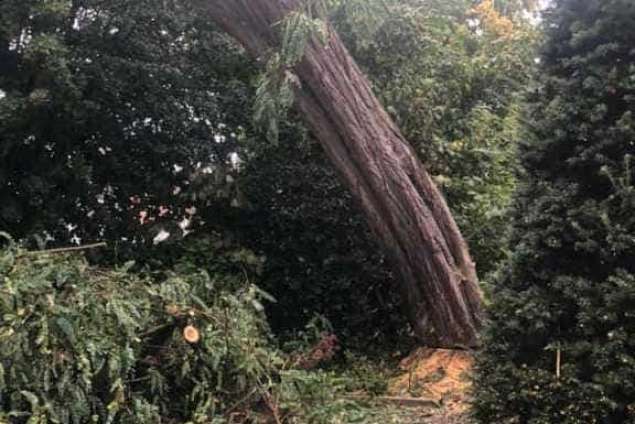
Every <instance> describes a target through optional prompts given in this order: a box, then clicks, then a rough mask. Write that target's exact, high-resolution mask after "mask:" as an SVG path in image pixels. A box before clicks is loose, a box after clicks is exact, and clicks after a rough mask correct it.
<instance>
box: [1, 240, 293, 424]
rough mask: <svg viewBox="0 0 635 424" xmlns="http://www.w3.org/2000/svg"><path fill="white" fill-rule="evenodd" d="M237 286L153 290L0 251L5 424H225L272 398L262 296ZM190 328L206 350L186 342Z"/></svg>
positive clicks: (176, 282) (218, 282) (71, 261)
mask: <svg viewBox="0 0 635 424" xmlns="http://www.w3.org/2000/svg"><path fill="white" fill-rule="evenodd" d="M232 279H240V277H232V276H228V275H210V274H208V273H207V272H205V271H201V272H198V273H190V274H178V275H177V274H174V273H169V274H168V275H167V276H166V278H165V279H164V280H163V281H161V282H158V283H157V282H154V281H152V280H150V279H148V278H140V277H138V276H135V275H134V274H131V273H129V272H127V270H126V267H123V268H120V269H117V270H103V269H98V268H92V267H90V266H88V265H87V263H86V261H85V260H84V259H82V258H81V257H76V256H31V255H29V254H27V253H25V252H22V251H19V250H7V251H3V252H2V256H1V262H0V313H1V314H2V317H3V319H2V322H1V323H0V338H1V340H2V342H1V343H0V357H1V358H2V363H1V366H0V370H1V372H0V376H2V378H1V379H0V395H1V407H2V408H1V411H2V414H3V415H4V417H5V418H4V419H9V418H10V419H11V420H14V421H12V422H23V421H24V422H26V420H27V418H28V419H29V423H47V422H60V423H71V422H73V423H77V422H104V423H105V422H130V423H138V422H159V417H164V418H173V419H179V420H183V421H187V420H190V421H191V422H205V423H207V422H224V421H222V420H221V418H222V417H224V416H227V415H228V414H230V413H235V414H238V413H239V412H240V411H243V410H244V409H245V406H246V405H249V406H252V405H253V404H254V402H255V401H257V400H259V399H263V398H266V396H268V393H269V391H270V390H271V389H272V387H273V385H274V376H275V370H276V369H277V368H278V367H279V366H280V365H281V363H282V357H281V355H280V354H279V353H278V352H277V350H276V349H275V348H273V347H272V344H271V340H270V338H269V336H268V332H267V325H266V321H265V319H264V315H263V313H262V305H261V303H260V301H259V299H260V298H261V297H262V293H261V292H260V291H259V290H258V289H256V288H255V287H254V286H251V285H249V284H247V283H245V282H244V281H242V282H241V284H240V285H238V284H237V283H236V281H231V280H232ZM228 285H230V286H234V287H236V286H239V288H238V289H236V290H235V291H232V292H230V291H228V290H227V289H226V286H228ZM188 326H189V328H188V331H190V332H191V331H194V335H196V333H197V332H198V338H200V340H196V337H195V338H194V339H192V338H191V334H189V336H190V338H189V339H190V341H191V343H189V342H188V341H187V340H186V339H185V336H184V329H186V328H187V327H188ZM193 329H194V330H193ZM241 399H242V401H243V403H242V404H241V403H240V402H238V401H239V400H241ZM245 413H250V412H245Z"/></svg>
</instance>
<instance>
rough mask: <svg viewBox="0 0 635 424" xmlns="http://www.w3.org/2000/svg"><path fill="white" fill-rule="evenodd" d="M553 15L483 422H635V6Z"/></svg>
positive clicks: (612, 1) (487, 353)
mask: <svg viewBox="0 0 635 424" xmlns="http://www.w3.org/2000/svg"><path fill="white" fill-rule="evenodd" d="M545 18H546V22H545V24H546V25H545V28H546V31H547V36H548V40H547V42H546V45H545V47H544V52H543V54H542V59H541V72H540V75H539V77H538V80H537V86H536V88H535V89H534V90H533V91H532V93H531V95H530V100H531V102H532V103H531V108H530V115H529V118H530V119H529V120H530V121H531V122H532V133H533V136H532V137H531V138H530V139H528V140H526V141H525V142H524V143H523V144H522V146H521V161H522V180H523V182H522V185H521V187H520V189H519V192H518V194H517V198H516V204H515V218H514V235H513V240H512V244H511V246H512V247H513V249H514V253H513V256H512V258H511V260H510V263H509V266H508V267H507V268H506V269H505V271H504V273H503V275H502V276H501V279H500V281H498V283H497V287H496V292H495V296H494V302H493V305H492V307H491V308H490V315H491V325H490V327H489V331H488V335H487V338H486V340H485V342H484V346H485V348H484V352H483V354H482V357H481V358H480V363H479V368H480V369H479V376H478V381H477V390H476V394H477V402H476V414H477V417H478V418H479V419H480V421H481V422H483V423H492V422H497V423H512V422H513V423H532V424H548V423H585V424H587V423H623V422H631V423H632V422H635V315H634V314H633V302H635V261H633V258H634V257H635V239H634V238H633V234H635V216H634V215H633V208H634V207H635V187H634V186H633V177H634V170H633V167H632V164H631V158H632V155H633V154H634V153H635V142H634V141H635V121H634V117H633V114H634V113H635V50H633V46H634V41H635V26H633V22H635V3H633V2H632V1H630V0H562V1H560V2H558V3H557V6H555V7H554V8H553V9H551V10H549V12H548V13H547V14H546V16H545ZM558 356H560V359H561V366H560V370H558V369H557V368H558V364H557V357H558ZM558 372H559V373H560V378H558V376H557V373H558Z"/></svg>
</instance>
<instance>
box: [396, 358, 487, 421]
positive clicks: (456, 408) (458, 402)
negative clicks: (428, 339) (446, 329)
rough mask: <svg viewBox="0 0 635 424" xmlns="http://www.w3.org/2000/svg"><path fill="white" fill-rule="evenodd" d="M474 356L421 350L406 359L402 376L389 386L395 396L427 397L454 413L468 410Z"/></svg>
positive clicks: (402, 367) (401, 366)
mask: <svg viewBox="0 0 635 424" xmlns="http://www.w3.org/2000/svg"><path fill="white" fill-rule="evenodd" d="M473 365H474V357H473V354H472V353H471V352H468V351H462V350H447V349H429V348H419V349H417V350H416V351H414V352H413V353H412V354H410V355H409V356H408V357H407V358H405V359H403V360H402V361H401V363H400V364H399V368H400V369H401V370H402V371H403V373H402V374H401V375H399V376H397V377H396V378H394V379H393V380H392V381H391V382H390V384H389V387H388V392H389V394H390V395H393V396H404V397H415V398H426V399H430V400H434V401H435V402H438V403H439V404H440V405H442V406H443V407H444V409H445V410H447V411H450V412H452V413H459V414H460V413H464V412H466V411H467V409H468V408H469V398H470V395H469V392H470V389H471V386H472V385H471V378H470V374H471V372H472V367H473Z"/></svg>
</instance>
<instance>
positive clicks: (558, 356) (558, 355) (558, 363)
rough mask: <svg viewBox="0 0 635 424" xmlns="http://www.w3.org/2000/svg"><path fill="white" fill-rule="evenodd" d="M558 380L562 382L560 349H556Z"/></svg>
mask: <svg viewBox="0 0 635 424" xmlns="http://www.w3.org/2000/svg"><path fill="white" fill-rule="evenodd" d="M556 378H557V379H558V380H560V348H559V347H558V348H557V349H556Z"/></svg>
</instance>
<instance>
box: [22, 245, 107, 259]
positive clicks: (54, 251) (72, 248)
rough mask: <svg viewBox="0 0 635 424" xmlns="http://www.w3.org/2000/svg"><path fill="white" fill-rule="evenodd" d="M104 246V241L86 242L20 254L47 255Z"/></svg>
mask: <svg viewBox="0 0 635 424" xmlns="http://www.w3.org/2000/svg"><path fill="white" fill-rule="evenodd" d="M106 246H107V244H106V242H101V243H93V244H86V245H84V246H72V247H61V248H59V249H49V250H31V251H29V252H24V253H23V254H22V255H21V256H37V255H48V254H55V253H66V252H77V251H80V250H88V249H97V248H99V247H106Z"/></svg>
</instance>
